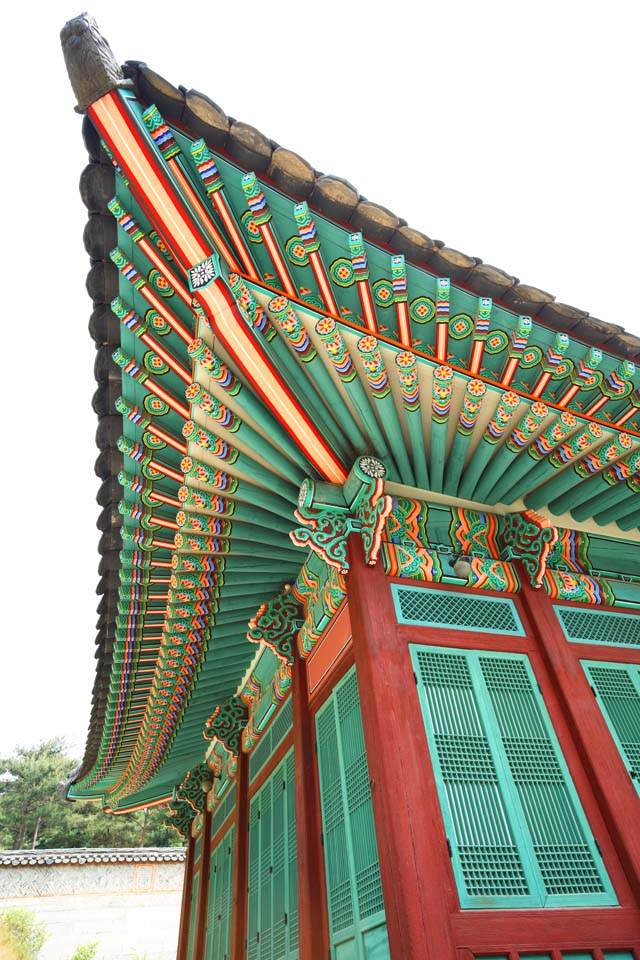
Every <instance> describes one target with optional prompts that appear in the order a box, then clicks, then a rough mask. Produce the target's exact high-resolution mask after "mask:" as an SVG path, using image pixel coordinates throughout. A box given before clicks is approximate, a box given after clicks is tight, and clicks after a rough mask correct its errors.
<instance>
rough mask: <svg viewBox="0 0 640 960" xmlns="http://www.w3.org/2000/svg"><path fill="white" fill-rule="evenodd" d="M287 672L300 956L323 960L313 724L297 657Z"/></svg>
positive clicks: (323, 908) (302, 665) (324, 942)
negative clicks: (290, 679) (289, 677)
mask: <svg viewBox="0 0 640 960" xmlns="http://www.w3.org/2000/svg"><path fill="white" fill-rule="evenodd" d="M292 672H293V685H292V693H291V695H292V698H293V702H292V706H293V758H294V763H295V797H296V848H297V860H298V929H299V943H300V947H299V952H300V957H301V958H304V960H326V957H327V954H328V951H329V940H328V923H327V921H326V917H327V907H326V885H325V883H324V858H323V855H322V846H321V842H320V833H321V830H322V827H321V816H320V791H319V787H318V776H317V768H316V755H315V748H314V743H315V738H314V730H313V718H312V716H311V712H310V709H309V685H308V681H307V665H306V663H305V661H304V660H301V659H300V658H299V657H298V656H297V652H296V658H295V661H294V664H293V670H292Z"/></svg>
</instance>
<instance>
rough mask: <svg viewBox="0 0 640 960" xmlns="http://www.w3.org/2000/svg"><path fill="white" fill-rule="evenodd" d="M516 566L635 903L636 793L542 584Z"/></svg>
mask: <svg viewBox="0 0 640 960" xmlns="http://www.w3.org/2000/svg"><path fill="white" fill-rule="evenodd" d="M518 567H519V568H520V569H519V574H520V579H521V582H522V593H521V594H520V596H521V598H522V602H523V604H524V607H525V610H526V612H527V614H528V616H529V619H530V621H531V624H532V627H533V628H534V630H535V633H536V636H537V638H538V643H539V647H540V653H541V655H542V657H543V659H544V661H545V664H546V666H547V668H548V670H549V673H550V674H551V677H552V680H553V682H554V685H555V688H556V693H557V695H558V698H559V700H560V704H561V706H562V708H563V712H564V715H565V717H566V720H567V723H568V725H569V729H570V730H571V734H572V737H573V739H574V743H575V745H576V749H577V751H578V753H579V755H580V759H581V760H582V763H583V764H584V766H585V768H586V771H587V775H588V777H589V780H590V782H591V786H592V788H593V791H594V793H595V795H596V800H597V801H598V805H599V807H600V810H601V812H602V816H603V818H604V821H605V823H606V825H607V828H608V830H609V833H610V835H611V839H612V840H613V843H614V846H615V848H616V851H617V853H618V856H619V858H620V862H621V864H622V867H623V870H624V872H625V874H626V877H627V879H628V881H629V884H630V886H631V889H632V891H633V893H634V896H635V898H636V902H637V903H640V831H639V830H638V829H637V823H638V795H637V793H636V791H635V788H634V786H633V784H632V783H631V780H630V779H629V776H628V774H627V772H626V769H625V767H624V764H623V762H622V760H621V758H620V755H619V754H618V751H617V749H616V748H615V746H614V745H613V743H612V742H611V735H610V734H609V731H608V728H607V725H606V722H605V720H604V718H603V716H602V714H601V712H600V709H599V707H598V705H597V703H596V701H595V698H594V696H593V692H592V690H591V687H590V686H589V681H588V680H587V677H586V675H585V673H584V670H583V669H582V666H581V665H580V663H579V660H578V658H577V657H576V655H575V651H574V650H572V649H571V645H570V644H569V642H568V641H567V639H566V637H565V635H564V633H563V631H562V627H561V626H560V622H559V620H558V618H557V616H556V614H555V612H554V609H553V604H552V603H551V600H550V599H549V597H548V596H547V594H546V593H545V591H544V588H541V589H539V590H536V589H534V588H533V587H532V586H531V583H530V579H529V576H528V574H527V572H526V570H525V569H524V567H522V566H521V564H518ZM611 653H612V656H611V659H612V660H614V659H615V651H614V650H613V649H612V651H611Z"/></svg>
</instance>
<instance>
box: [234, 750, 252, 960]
mask: <svg viewBox="0 0 640 960" xmlns="http://www.w3.org/2000/svg"><path fill="white" fill-rule="evenodd" d="M234 826H235V838H234V850H233V880H232V888H231V898H232V899H231V903H232V907H231V948H230V957H231V960H244V958H245V955H246V949H245V940H246V937H247V890H248V886H249V860H248V852H249V757H248V756H247V754H246V753H244V751H242V750H241V751H240V756H239V757H238V772H237V774H236V812H235V817H234Z"/></svg>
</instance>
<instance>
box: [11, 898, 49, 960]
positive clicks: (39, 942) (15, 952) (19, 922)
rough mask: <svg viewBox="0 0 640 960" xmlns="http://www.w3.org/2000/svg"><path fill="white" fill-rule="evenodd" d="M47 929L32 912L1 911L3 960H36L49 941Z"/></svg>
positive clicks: (16, 909)
mask: <svg viewBox="0 0 640 960" xmlns="http://www.w3.org/2000/svg"><path fill="white" fill-rule="evenodd" d="M47 936H48V934H47V927H46V924H45V923H43V922H42V921H38V920H36V918H35V915H34V914H33V913H32V912H31V911H30V910H21V909H20V908H19V907H8V908H7V909H6V910H0V957H1V958H2V960H35V958H36V957H37V956H38V954H39V953H40V950H41V949H42V947H43V946H44V942H45V940H46V939H47Z"/></svg>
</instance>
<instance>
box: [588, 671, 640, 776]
mask: <svg viewBox="0 0 640 960" xmlns="http://www.w3.org/2000/svg"><path fill="white" fill-rule="evenodd" d="M582 665H583V667H584V669H585V671H586V674H587V676H588V678H589V682H590V683H591V687H592V689H593V691H594V693H595V695H596V700H597V702H598V706H599V707H600V709H601V710H602V714H603V716H604V718H605V720H606V721H607V725H608V727H609V731H610V733H611V736H612V737H613V739H614V741H615V744H616V746H617V748H618V750H619V751H620V755H621V757H622V759H623V760H624V763H625V766H626V768H627V770H628V771H629V776H630V777H631V779H632V780H633V783H634V786H635V788H636V790H637V791H638V793H640V666H638V665H637V664H634V663H600V662H599V661H596V660H583V661H582Z"/></svg>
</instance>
